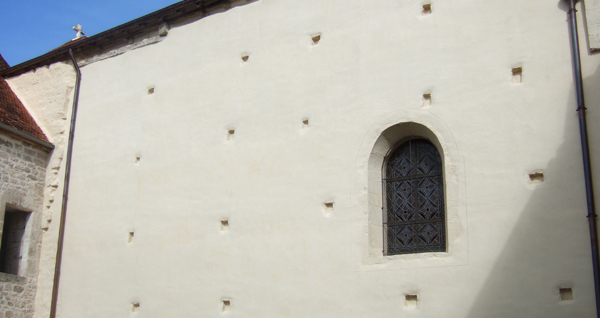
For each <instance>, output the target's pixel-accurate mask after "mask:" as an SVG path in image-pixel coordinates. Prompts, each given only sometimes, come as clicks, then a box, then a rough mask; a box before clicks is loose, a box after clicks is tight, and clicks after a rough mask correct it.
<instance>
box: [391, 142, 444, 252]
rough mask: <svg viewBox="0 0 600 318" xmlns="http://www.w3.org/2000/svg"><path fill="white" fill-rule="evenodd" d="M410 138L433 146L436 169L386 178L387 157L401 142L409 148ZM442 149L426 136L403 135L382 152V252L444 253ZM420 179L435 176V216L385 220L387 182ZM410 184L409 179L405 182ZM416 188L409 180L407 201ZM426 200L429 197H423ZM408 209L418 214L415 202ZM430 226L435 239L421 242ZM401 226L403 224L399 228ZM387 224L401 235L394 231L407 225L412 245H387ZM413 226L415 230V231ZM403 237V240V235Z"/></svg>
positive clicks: (401, 145)
mask: <svg viewBox="0 0 600 318" xmlns="http://www.w3.org/2000/svg"><path fill="white" fill-rule="evenodd" d="M413 141H424V142H426V143H427V144H428V146H430V147H432V148H433V149H435V155H436V156H437V158H436V159H437V165H438V167H439V169H438V171H436V172H434V173H426V174H414V175H410V174H409V175H408V176H405V177H401V178H399V179H397V178H396V179H395V178H388V175H387V174H388V169H387V168H388V164H389V163H390V159H391V158H393V157H394V155H395V154H396V151H398V150H399V149H400V148H402V147H403V146H404V145H405V144H407V143H408V144H409V148H410V147H411V144H412V142H413ZM442 154H443V152H441V151H440V149H438V148H437V147H436V144H435V143H434V142H432V141H431V140H429V139H428V138H425V137H422V136H411V137H407V138H403V139H402V140H400V141H398V142H397V143H396V144H394V146H393V147H391V148H390V149H389V151H388V152H387V154H386V155H385V160H384V161H383V163H382V168H381V181H382V182H381V184H382V196H383V198H382V220H383V231H382V235H383V237H382V240H383V255H390V256H393V255H406V254H420V253H439V252H447V251H448V247H447V235H448V233H447V213H446V202H445V182H444V181H445V180H444V160H443V157H442ZM424 178H430V179H431V178H437V191H438V193H437V200H438V202H437V208H438V211H437V212H433V214H438V216H437V217H435V218H432V219H429V220H427V219H423V218H421V219H419V218H418V217H417V219H419V220H408V221H402V220H401V221H400V222H389V221H388V217H389V215H390V214H389V210H388V205H389V203H388V182H390V183H391V182H399V181H402V180H417V182H418V180H419V179H424ZM409 183H411V182H409ZM415 191H416V190H415V189H414V186H413V185H412V183H411V193H410V198H409V200H413V201H414V200H415V196H416V194H415V193H416V192H415ZM426 199H427V200H428V199H429V198H426ZM412 208H413V209H415V210H414V211H411V212H410V213H409V214H412V215H413V216H414V215H417V214H418V213H419V211H418V208H415V204H412ZM409 219H410V217H409ZM432 224H434V225H433V228H434V229H437V230H439V234H438V240H437V241H436V242H435V243H433V244H432V241H431V240H430V242H429V243H427V242H425V239H424V237H426V236H428V235H429V232H428V231H427V230H428V229H427V227H428V226H431V225H432ZM403 226H404V227H403ZM389 227H394V228H395V232H396V234H398V235H401V234H406V233H400V231H398V229H397V228H399V227H400V228H402V229H406V228H407V227H410V228H411V231H410V232H411V233H412V234H410V235H412V237H409V238H408V239H409V241H411V242H412V241H414V240H416V241H415V243H414V244H410V243H408V244H404V245H405V246H397V244H396V245H394V246H392V247H391V248H390V241H389V239H390V237H389V236H390V235H393V232H390V229H389ZM415 229H416V230H415ZM418 231H421V232H423V233H422V234H423V238H422V237H420V234H421V233H416V232H418ZM405 239H407V238H406V237H405Z"/></svg>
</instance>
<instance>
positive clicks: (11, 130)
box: [0, 123, 54, 150]
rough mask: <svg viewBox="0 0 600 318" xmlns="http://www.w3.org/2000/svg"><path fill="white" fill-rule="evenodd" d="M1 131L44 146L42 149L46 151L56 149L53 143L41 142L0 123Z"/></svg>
mask: <svg viewBox="0 0 600 318" xmlns="http://www.w3.org/2000/svg"><path fill="white" fill-rule="evenodd" d="M0 129H2V130H5V131H7V132H8V133H10V134H13V135H15V136H17V137H20V138H23V139H25V140H27V141H30V142H33V143H36V144H38V145H40V146H42V148H44V149H46V150H52V149H54V145H53V144H51V143H49V142H47V141H44V140H41V139H39V138H37V137H34V136H31V135H29V134H26V133H24V132H22V131H20V130H17V129H14V128H13V127H11V126H9V125H7V124H5V123H0Z"/></svg>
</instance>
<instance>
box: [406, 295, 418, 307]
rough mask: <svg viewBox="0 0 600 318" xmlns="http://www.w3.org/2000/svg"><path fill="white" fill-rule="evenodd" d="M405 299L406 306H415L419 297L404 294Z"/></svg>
mask: <svg viewBox="0 0 600 318" xmlns="http://www.w3.org/2000/svg"><path fill="white" fill-rule="evenodd" d="M404 297H405V299H406V308H417V303H418V302H419V297H418V296H417V295H404Z"/></svg>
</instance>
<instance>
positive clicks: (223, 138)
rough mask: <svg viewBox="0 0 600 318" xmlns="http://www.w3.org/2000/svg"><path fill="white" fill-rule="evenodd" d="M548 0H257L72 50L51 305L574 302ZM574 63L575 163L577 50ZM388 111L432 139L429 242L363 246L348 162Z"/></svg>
mask: <svg viewBox="0 0 600 318" xmlns="http://www.w3.org/2000/svg"><path fill="white" fill-rule="evenodd" d="M556 2H557V3H548V2H547V1H537V0H536V1H518V0H508V1H495V0H494V1H492V0H488V1H484V2H474V1H467V0H458V1H451V2H448V1H443V2H442V1H439V2H437V1H436V2H433V3H432V10H433V12H432V13H431V14H430V15H422V13H421V11H422V5H423V4H424V3H421V2H411V1H391V0H386V1H364V0H352V1H348V0H345V1H341V0H332V1H327V2H324V1H318V0H305V1H281V0H280V1H276V0H261V1H258V2H255V3H252V4H249V5H246V6H241V7H236V8H234V9H232V10H229V11H227V12H225V13H221V14H216V15H212V16H209V17H206V18H204V19H202V20H199V21H196V22H193V23H190V24H187V25H183V26H178V27H174V28H173V29H171V30H170V32H169V34H168V36H167V37H166V38H165V39H164V40H163V41H162V42H160V43H157V44H154V45H150V46H146V47H143V48H139V49H136V50H133V51H130V52H126V53H125V54H122V55H119V56H116V57H113V58H110V59H106V60H102V61H99V62H95V63H91V64H88V65H86V66H85V67H83V68H82V72H83V79H82V86H81V98H80V110H79V115H78V123H77V133H76V141H75V148H74V156H73V172H72V177H71V178H72V179H71V180H72V184H71V191H70V197H69V216H68V218H67V232H66V241H65V251H64V261H63V268H62V276H61V277H62V279H61V284H60V297H59V315H60V317H129V316H130V315H131V314H132V311H134V308H133V305H132V304H134V303H139V305H140V306H139V308H135V311H136V313H134V314H135V315H139V316H140V317H142V316H143V317H164V316H169V317H177V316H180V317H194V316H203V317H204V316H209V317H217V316H220V315H222V314H223V313H222V305H223V302H222V301H223V300H230V304H231V308H230V311H228V312H227V313H225V315H228V316H230V317H255V316H269V317H271V316H272V317H307V316H311V317H332V316H333V317H338V316H339V317H409V316H419V317H473V318H474V317H511V316H519V317H592V316H593V312H594V302H593V283H592V278H591V258H590V256H589V254H590V252H589V238H588V233H587V220H586V218H585V215H586V206H585V196H584V187H583V176H582V167H581V157H580V146H579V135H578V126H577V117H576V113H575V108H576V106H575V102H574V101H575V98H574V91H573V83H572V71H571V64H570V63H571V60H570V52H569V38H568V33H567V24H566V22H565V20H566V13H565V11H564V10H563V8H561V7H560V6H559V5H558V1H556ZM580 22H581V19H580ZM581 27H582V28H581V30H583V24H582V26H581ZM319 33H320V34H321V40H320V42H319V43H318V44H317V45H313V43H312V40H311V37H312V36H313V35H315V34H319ZM584 41H585V39H582V47H585V42H584ZM246 54H247V55H248V56H249V59H248V61H247V62H243V61H242V56H243V55H246ZM582 58H583V64H584V71H585V73H584V81H585V83H586V89H587V91H586V92H587V101H588V108H589V112H588V113H589V121H590V139H591V141H590V144H591V145H592V147H593V149H592V150H593V153H592V158H593V159H594V162H595V163H597V162H598V160H597V158H600V157H599V156H600V149H599V148H598V147H597V146H596V145H597V144H598V143H599V142H600V141H599V140H598V139H599V137H598V136H600V127H599V126H598V124H597V123H598V122H600V121H599V115H598V111H597V110H596V109H595V108H596V107H595V105H597V104H598V101H600V92H598V91H597V90H596V89H594V88H595V87H597V86H598V85H599V84H600V75H599V74H598V71H597V69H598V65H599V59H598V56H595V55H589V54H587V52H585V50H584V54H583V57H582ZM513 67H522V68H523V83H522V84H516V85H515V84H513V81H512V73H511V69H512V68H513ZM31 76H34V75H33V74H31ZM11 85H12V84H11ZM149 88H154V93H153V94H148V89H149ZM425 93H430V94H431V95H432V104H431V106H430V107H427V108H423V107H422V105H423V100H422V98H423V94H425ZM304 119H308V120H309V125H308V127H307V128H306V127H304V126H303V125H304V124H303V120H304ZM406 121H411V122H417V123H421V124H423V125H425V126H427V127H428V128H430V129H431V130H432V132H433V133H434V134H436V136H437V137H438V139H439V141H440V144H441V146H442V147H443V149H444V154H445V176H446V179H447V182H448V183H447V187H451V189H448V191H447V193H449V195H451V196H452V197H451V198H448V199H449V200H452V201H451V202H452V204H453V206H452V208H453V209H455V211H456V213H455V214H453V218H454V219H453V220H449V222H453V223H452V224H454V225H453V227H451V228H450V234H449V235H450V236H449V237H450V238H451V239H449V242H448V244H449V251H450V252H449V253H447V254H445V255H427V254H421V255H413V256H395V257H383V256H377V255H376V253H373V252H372V251H376V250H377V246H375V247H373V243H370V241H369V238H370V234H369V231H372V229H371V228H370V227H369V216H370V215H369V208H370V207H369V204H370V203H369V202H371V204H373V202H376V201H377V197H376V196H373V195H371V198H369V191H370V187H369V175H372V173H370V171H369V170H370V169H369V166H368V165H369V158H370V156H371V152H372V151H374V150H373V147H374V146H375V143H376V141H377V139H378V138H379V137H380V134H381V133H382V132H383V131H384V130H385V129H387V128H389V127H390V126H393V125H394V124H397V123H401V122H406ZM229 130H235V134H234V136H233V139H232V140H228V131H229ZM138 157H139V161H138V160H137V158H138ZM596 166H597V164H596ZM372 170H376V169H371V172H372ZM539 170H543V172H544V174H545V178H546V181H545V182H544V183H542V184H539V185H532V184H530V182H529V179H528V174H529V173H530V172H533V171H539ZM595 171H597V170H595ZM595 177H596V179H597V180H600V179H599V178H600V174H599V173H595ZM369 200H371V201H369ZM325 202H334V209H333V212H332V214H331V215H325V214H324V211H325V205H324V203H325ZM449 202H450V201H449ZM224 219H227V220H228V221H229V230H228V231H227V232H222V231H221V221H222V220H224ZM57 223H58V222H56V224H55V223H54V222H53V223H52V225H51V226H55V225H57ZM130 232H134V233H135V234H134V236H133V239H132V240H131V239H130V238H129V235H130V234H129V233H130ZM41 265H42V266H51V265H50V264H43V263H42V264H41ZM52 265H53V264H52ZM561 287H571V288H573V291H574V300H573V301H568V302H561V301H560V300H559V293H558V289H559V288H561ZM405 294H417V295H418V299H419V302H418V305H417V308H413V309H411V308H407V307H406V306H405V297H404V295H405ZM38 297H39V296H38Z"/></svg>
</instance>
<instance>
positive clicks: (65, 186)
mask: <svg viewBox="0 0 600 318" xmlns="http://www.w3.org/2000/svg"><path fill="white" fill-rule="evenodd" d="M69 56H70V57H71V61H72V62H73V67H74V68H75V72H76V74H77V78H76V80H75V93H74V95H73V108H72V110H71V126H70V128H69V143H68V145H67V162H66V167H65V180H64V183H63V197H62V199H63V200H62V207H61V211H60V225H59V228H58V243H57V246H56V263H55V264H54V283H53V284H52V301H51V303H50V318H55V317H56V306H57V303H58V284H59V282H60V266H61V264H62V251H63V242H64V239H65V224H66V216H67V199H68V197H69V180H70V177H71V156H72V155H73V139H74V137H75V119H76V118H77V106H78V104H79V87H80V84H81V71H80V70H79V65H77V61H76V60H75V56H73V50H71V49H69Z"/></svg>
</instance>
